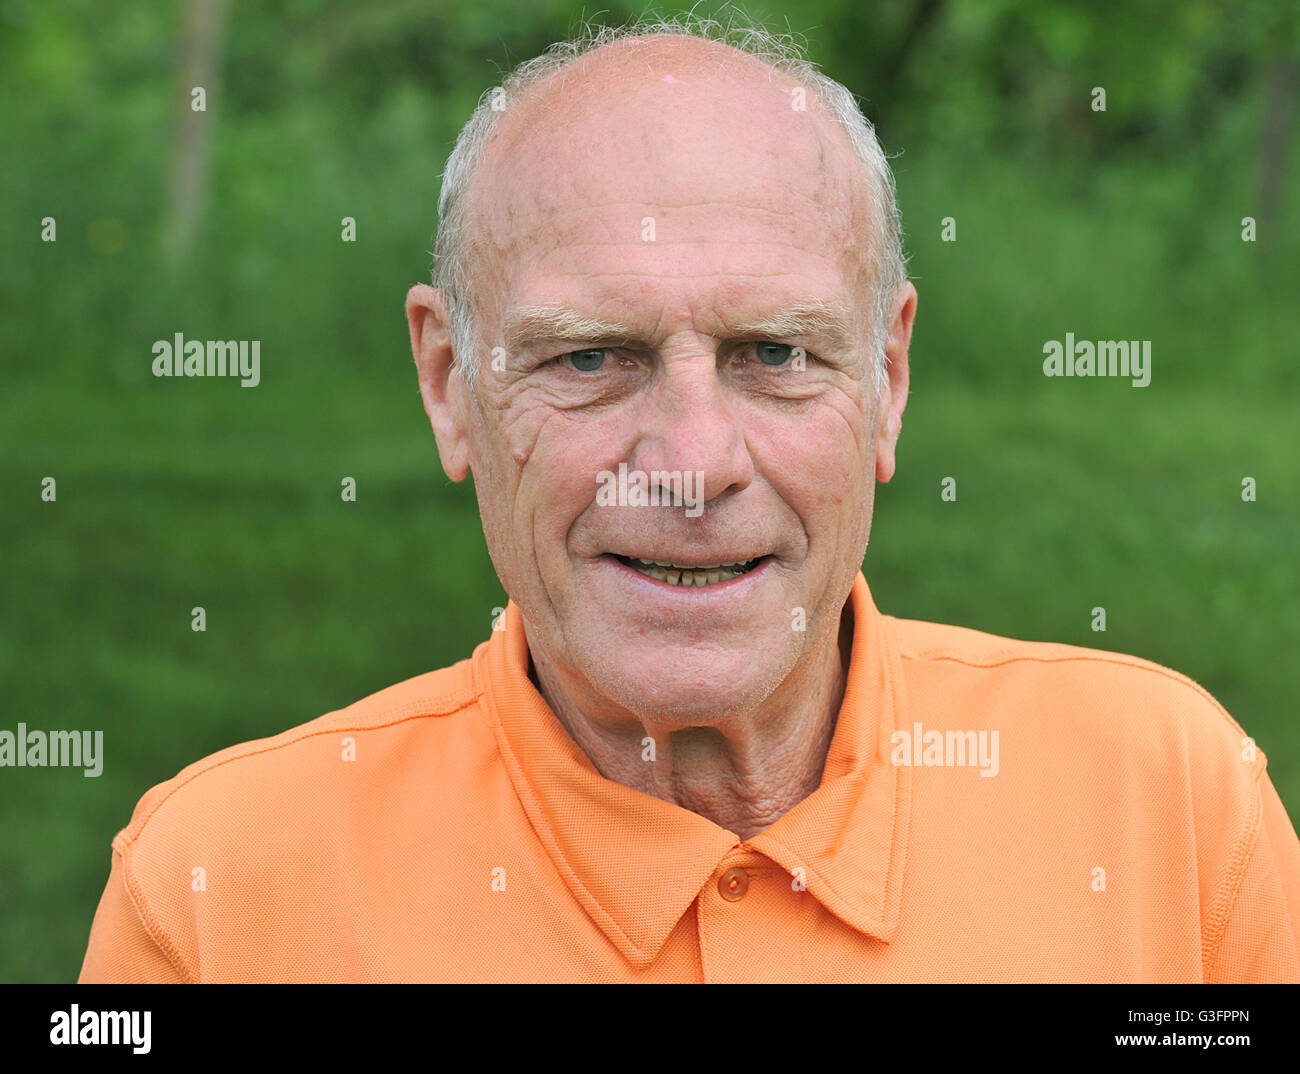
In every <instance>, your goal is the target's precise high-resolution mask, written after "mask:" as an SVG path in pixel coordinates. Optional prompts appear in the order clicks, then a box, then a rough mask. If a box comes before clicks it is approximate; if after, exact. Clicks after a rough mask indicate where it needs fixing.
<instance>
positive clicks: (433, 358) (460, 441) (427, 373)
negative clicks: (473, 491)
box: [406, 283, 470, 481]
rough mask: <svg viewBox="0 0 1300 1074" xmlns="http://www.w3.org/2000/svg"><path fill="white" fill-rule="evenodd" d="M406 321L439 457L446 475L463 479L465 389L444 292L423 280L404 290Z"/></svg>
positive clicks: (466, 445)
mask: <svg viewBox="0 0 1300 1074" xmlns="http://www.w3.org/2000/svg"><path fill="white" fill-rule="evenodd" d="M406 321H407V324H408V325H409V326H410V329H411V353H412V354H413V355H414V356H415V368H416V372H417V373H418V375H419V380H420V396H421V398H423V400H424V412H425V413H426V414H428V415H429V424H430V425H432V426H433V437H434V439H435V440H436V441H437V442H438V457H439V458H440V459H441V460H442V468H443V470H444V471H445V472H446V474H447V476H448V477H449V478H451V479H452V480H453V481H464V480H465V475H466V474H467V473H469V460H470V443H469V435H468V425H467V421H468V408H467V407H466V405H465V403H466V398H465V393H466V389H465V382H464V380H463V379H462V378H461V374H460V370H459V368H456V367H455V363H454V362H453V354H452V348H451V322H450V320H449V319H448V317H447V307H446V304H445V303H444V302H443V298H442V292H441V291H438V290H435V289H434V288H432V287H429V286H428V285H427V284H422V283H418V284H416V285H415V286H414V287H412V288H411V289H410V290H409V291H408V292H407V293H406Z"/></svg>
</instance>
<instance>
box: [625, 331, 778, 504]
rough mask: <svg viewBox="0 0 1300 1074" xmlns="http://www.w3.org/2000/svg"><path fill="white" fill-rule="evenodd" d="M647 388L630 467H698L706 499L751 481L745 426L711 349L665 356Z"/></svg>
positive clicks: (696, 469)
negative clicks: (654, 377) (658, 370)
mask: <svg viewBox="0 0 1300 1074" xmlns="http://www.w3.org/2000/svg"><path fill="white" fill-rule="evenodd" d="M647 392H648V395H647V397H646V399H645V401H644V409H643V410H642V412H641V416H640V420H639V423H638V431H637V432H638V435H637V440H636V446H635V447H634V449H633V451H632V456H631V458H630V459H629V460H628V465H629V467H631V468H632V469H636V470H642V471H644V472H646V473H650V472H652V471H655V470H660V471H665V470H666V471H669V472H672V471H681V472H683V473H685V472H686V471H688V470H690V471H695V472H696V473H698V474H701V475H702V477H701V478H700V482H701V483H700V484H697V486H696V488H697V493H696V495H698V496H700V499H701V500H702V501H703V502H704V503H705V504H708V503H710V502H711V501H714V500H716V499H718V498H719V497H721V496H724V495H731V494H734V493H736V492H739V491H740V490H742V489H744V488H746V487H747V486H748V485H749V484H750V482H751V481H753V479H754V461H753V458H752V457H751V456H750V453H749V446H748V444H747V443H746V440H745V428H744V425H743V424H742V422H741V420H740V417H739V416H738V414H737V411H736V408H735V400H734V399H732V398H730V397H729V395H728V392H727V391H726V390H725V388H724V386H723V384H722V381H721V378H720V377H719V376H718V370H717V360H716V358H715V357H714V355H713V354H712V353H710V352H706V351H705V350H704V349H703V348H698V347H696V348H692V351H691V353H689V354H676V355H673V356H671V357H665V360H664V365H663V367H662V375H661V376H659V377H657V378H656V379H655V381H654V383H653V385H652V386H651V387H650V388H648V389H647ZM701 488H702V489H703V492H702V493H701V492H699V491H698V490H699V489H701Z"/></svg>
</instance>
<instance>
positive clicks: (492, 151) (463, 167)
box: [434, 23, 905, 384]
mask: <svg viewBox="0 0 1300 1074" xmlns="http://www.w3.org/2000/svg"><path fill="white" fill-rule="evenodd" d="M710 25H712V24H707V23H706V24H705V25H704V29H705V30H707V29H708V28H709V26H710ZM647 29H648V30H649V32H641V33H634V32H627V31H613V30H602V31H600V32H598V33H596V34H594V35H589V36H588V37H586V38H584V39H580V40H578V41H574V42H571V43H562V44H560V45H557V46H554V47H553V48H552V49H551V50H550V51H548V53H546V54H545V55H543V56H540V57H538V58H536V59H534V60H531V61H529V62H528V63H525V64H523V65H522V66H521V67H520V68H518V69H517V70H516V71H515V72H513V73H512V74H511V75H510V76H508V77H507V79H506V80H505V82H504V84H503V86H502V87H501V89H500V90H499V91H494V93H493V94H492V95H485V98H484V101H483V103H482V104H481V105H480V108H479V110H478V111H477V112H476V114H475V116H474V117H473V118H472V119H471V121H470V123H468V124H467V125H466V128H465V130H464V131H463V132H462V134H461V138H460V140H459V141H458V144H457V147H456V151H455V152H454V153H453V155H452V158H451V159H450V160H449V162H448V167H447V172H446V174H445V176H444V185H443V196H442V199H441V204H440V210H441V212H440V215H441V220H440V228H439V234H438V242H437V247H436V250H435V273H434V282H435V285H437V286H439V287H441V288H442V290H443V293H444V295H445V296H446V298H447V302H448V307H449V313H450V314H451V317H452V321H453V327H454V334H455V337H456V342H457V350H458V352H459V360H460V362H461V364H462V366H463V368H464V372H465V375H466V379H467V380H468V381H469V382H470V383H471V384H472V383H473V381H474V380H475V379H476V374H477V372H478V363H477V362H475V361H473V360H471V358H470V354H471V352H473V353H474V355H475V357H477V358H480V359H482V358H484V356H485V355H487V354H488V353H490V352H491V350H492V348H493V347H494V346H495V345H497V344H498V343H499V342H500V341H499V340H490V339H487V338H483V336H482V333H481V332H478V331H473V330H472V329H471V325H472V324H473V325H474V327H477V326H478V325H479V324H480V323H482V322H483V321H484V319H486V318H489V317H490V316H491V307H492V306H493V305H494V304H495V301H496V298H497V296H498V293H497V289H496V285H497V283H499V281H495V280H494V279H493V278H491V277H492V274H493V273H494V271H495V269H494V266H495V265H499V264H500V263H501V262H502V261H503V259H509V258H511V257H512V256H514V255H515V253H516V250H515V249H514V244H515V243H517V242H518V241H521V240H523V239H526V238H528V237H529V235H528V232H529V227H528V225H529V223H530V222H531V234H532V236H533V237H535V236H537V235H538V233H539V232H540V231H543V230H544V229H548V228H552V227H553V226H554V222H553V220H552V217H553V212H552V210H554V209H556V208H560V209H563V202H564V200H565V199H568V200H569V201H570V202H580V201H581V200H582V199H584V198H586V199H589V200H591V201H596V200H601V199H605V200H609V199H612V198H617V197H621V198H623V199H624V200H625V201H626V203H627V205H628V206H629V207H631V206H632V205H634V204H635V205H641V206H642V207H646V206H648V205H651V204H656V205H658V206H659V207H660V208H661V210H662V212H661V213H660V214H659V215H655V216H652V217H651V219H650V221H649V222H648V223H647V224H645V225H643V224H642V220H643V219H645V218H644V217H638V218H637V219H636V220H635V221H633V223H634V224H635V225H636V227H637V228H638V230H642V229H645V230H647V231H648V232H649V231H653V233H654V234H655V239H654V240H650V239H647V240H646V241H656V240H657V241H662V240H663V236H662V233H661V232H660V230H659V229H660V227H661V225H662V224H663V223H665V218H666V217H667V216H668V215H671V214H673V213H674V212H676V213H677V222H678V223H681V222H682V217H681V215H680V211H679V210H682V209H688V208H691V207H695V208H697V209H699V210H702V211H704V212H706V213H707V210H708V206H709V205H710V204H711V203H714V202H715V201H716V199H717V198H718V197H719V196H721V197H723V198H724V199H727V200H733V201H736V202H743V201H745V200H748V201H749V202H750V204H751V210H752V212H753V213H755V214H761V213H773V212H777V213H789V212H793V213H794V214H796V216H805V217H806V216H809V215H812V216H814V217H815V228H816V230H817V231H819V232H820V233H822V234H823V235H824V236H825V238H827V239H828V240H830V241H832V242H834V243H837V244H838V245H839V246H840V248H841V250H842V253H843V256H844V257H846V258H848V259H850V260H851V261H852V262H853V263H854V264H855V265H856V266H857V268H856V270H855V271H856V272H857V273H858V274H859V276H860V277H861V283H862V286H863V287H865V288H866V289H867V293H866V294H865V295H864V296H861V297H860V298H859V299H858V300H856V301H855V311H856V312H857V314H858V315H859V316H860V317H861V319H862V321H863V323H864V325H865V327H866V328H867V329H868V331H873V332H877V334H878V332H879V329H880V327H881V322H882V321H883V318H884V316H885V315H886V312H887V310H886V308H887V305H888V299H889V297H890V296H891V295H892V294H893V292H894V290H895V289H896V288H897V287H898V286H899V285H900V284H901V283H902V282H903V280H904V279H905V270H904V266H903V262H902V253H901V246H900V243H899V228H898V220H897V211H896V208H895V205H894V199H893V181H892V176H890V174H889V169H888V164H887V162H886V161H885V159H884V155H883V153H882V152H881V150H880V147H879V145H878V144H877V143H876V141H875V137H874V133H873V132H872V131H871V129H870V126H869V125H868V124H866V122H865V120H863V119H862V117H861V114H860V113H859V112H858V111H857V107H856V103H855V102H854V101H853V98H852V95H851V94H849V93H848V91H847V90H845V89H844V88H843V87H842V86H840V85H839V84H838V83H835V82H832V81H831V80H830V79H827V78H826V77H825V76H823V75H821V74H820V73H819V72H817V71H816V70H815V68H813V67H812V66H811V65H810V64H807V63H806V62H805V61H803V60H802V59H801V58H800V57H799V55H798V53H797V51H795V50H794V49H793V48H792V47H791V46H790V44H789V42H788V41H787V40H785V39H782V38H778V37H774V36H770V35H767V34H765V33H763V32H761V31H755V30H749V31H747V32H745V33H744V34H741V35H739V36H738V37H734V40H735V41H736V43H737V44H738V45H740V46H741V47H733V46H732V45H731V44H726V43H724V42H723V41H720V40H709V39H707V38H705V37H701V36H697V35H696V34H695V33H694V32H672V31H673V29H674V28H673V27H672V25H671V24H670V25H668V26H660V27H657V28H656V27H653V26H651V27H647ZM714 29H717V28H716V27H714ZM629 166H630V167H629ZM616 173H617V174H616ZM773 175H776V176H779V177H781V180H782V183H783V186H784V188H785V189H784V191H783V192H782V196H781V197H780V198H779V199H777V200H776V201H770V199H769V202H770V203H767V204H764V203H761V202H759V201H757V200H755V192H756V191H757V190H758V189H759V187H760V186H762V185H763V184H764V183H765V182H766V181H767V179H768V178H769V177H770V176H773ZM768 193H769V195H770V193H771V192H770V191H769V192H768ZM542 237H543V239H544V238H545V236H542ZM485 272H486V277H485ZM458 315H459V316H458ZM456 322H459V323H456ZM876 342H877V344H880V343H881V342H883V340H881V339H879V338H877V340H876ZM883 372H884V371H883V368H881V369H878V370H877V371H876V376H877V383H878V384H879V383H881V382H883Z"/></svg>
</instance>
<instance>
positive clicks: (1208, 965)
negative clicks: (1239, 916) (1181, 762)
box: [1201, 755, 1265, 984]
mask: <svg viewBox="0 0 1300 1074" xmlns="http://www.w3.org/2000/svg"><path fill="white" fill-rule="evenodd" d="M1261 756H1262V755H1261ZM1264 768H1265V765H1264V763H1263V762H1262V761H1256V765H1255V782H1254V788H1255V794H1254V796H1253V798H1252V799H1251V803H1250V817H1249V819H1248V820H1247V821H1246V827H1245V830H1244V831H1243V832H1242V834H1241V837H1240V838H1239V839H1238V840H1237V845H1236V846H1235V847H1234V848H1233V851H1232V855H1231V856H1230V857H1229V858H1228V875H1227V876H1225V877H1224V879H1223V885H1222V886H1221V887H1220V888H1219V891H1218V893H1217V894H1216V895H1215V896H1214V901H1213V902H1212V903H1211V904H1210V916H1209V918H1207V919H1206V922H1205V926H1204V930H1203V933H1202V937H1201V980H1202V983H1204V984H1209V983H1210V971H1211V970H1212V969H1213V968H1214V962H1215V959H1217V958H1218V956H1219V948H1220V947H1221V946H1222V944H1223V937H1224V935H1225V934H1226V933H1227V931H1228V918H1230V917H1231V916H1232V911H1233V910H1234V909H1235V908H1236V905H1237V896H1238V895H1240V894H1241V886H1242V884H1243V883H1244V881H1245V877H1246V871H1247V869H1248V868H1249V866H1250V859H1251V858H1252V857H1253V856H1254V853H1255V848H1256V847H1257V846H1259V837H1260V834H1261V833H1262V831H1263V828H1264V812H1263V808H1264V802H1263V795H1262V794H1261V792H1260V787H1259V777H1260V776H1261V775H1262V774H1263V772H1264Z"/></svg>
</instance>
